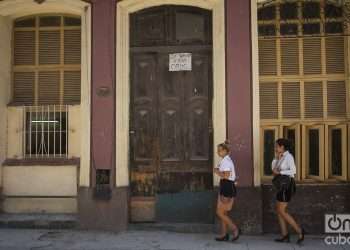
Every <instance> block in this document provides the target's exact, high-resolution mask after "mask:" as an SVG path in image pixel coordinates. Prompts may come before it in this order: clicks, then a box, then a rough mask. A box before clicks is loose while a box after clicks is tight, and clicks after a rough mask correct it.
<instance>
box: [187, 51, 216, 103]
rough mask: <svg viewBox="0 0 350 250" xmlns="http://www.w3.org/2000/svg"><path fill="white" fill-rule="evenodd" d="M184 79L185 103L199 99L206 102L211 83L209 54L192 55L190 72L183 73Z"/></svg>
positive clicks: (198, 53) (197, 53) (196, 53)
mask: <svg viewBox="0 0 350 250" xmlns="http://www.w3.org/2000/svg"><path fill="white" fill-rule="evenodd" d="M184 78H185V79H184V81H185V82H186V84H185V86H184V87H185V95H186V96H185V98H186V102H191V101H192V100H193V99H197V98H199V97H202V98H205V99H206V100H208V99H209V98H210V96H209V93H210V92H209V87H210V85H211V81H212V74H211V55H210V52H195V53H192V70H191V71H187V72H185V75H184Z"/></svg>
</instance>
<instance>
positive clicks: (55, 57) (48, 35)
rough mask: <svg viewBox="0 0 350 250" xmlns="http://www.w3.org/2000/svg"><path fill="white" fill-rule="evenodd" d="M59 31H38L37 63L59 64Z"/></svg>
mask: <svg viewBox="0 0 350 250" xmlns="http://www.w3.org/2000/svg"><path fill="white" fill-rule="evenodd" d="M60 48H61V42H60V32H59V31H40V32H39V64H41V65H44V64H60V51H61V50H60Z"/></svg>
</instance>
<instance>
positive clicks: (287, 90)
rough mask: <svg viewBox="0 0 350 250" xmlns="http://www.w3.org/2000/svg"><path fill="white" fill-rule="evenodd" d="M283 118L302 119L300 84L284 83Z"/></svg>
mask: <svg viewBox="0 0 350 250" xmlns="http://www.w3.org/2000/svg"><path fill="white" fill-rule="evenodd" d="M282 109H283V118H300V84H299V82H288V83H282Z"/></svg>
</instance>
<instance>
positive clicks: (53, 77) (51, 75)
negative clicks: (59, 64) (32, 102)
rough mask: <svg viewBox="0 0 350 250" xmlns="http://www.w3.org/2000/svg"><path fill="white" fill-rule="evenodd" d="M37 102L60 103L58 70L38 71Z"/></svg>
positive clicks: (43, 103)
mask: <svg viewBox="0 0 350 250" xmlns="http://www.w3.org/2000/svg"><path fill="white" fill-rule="evenodd" d="M38 102H39V104H42V105H45V104H59V103H60V72H59V71H47V72H46V71H43V72H39V96H38Z"/></svg>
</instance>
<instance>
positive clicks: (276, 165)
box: [272, 151, 297, 178]
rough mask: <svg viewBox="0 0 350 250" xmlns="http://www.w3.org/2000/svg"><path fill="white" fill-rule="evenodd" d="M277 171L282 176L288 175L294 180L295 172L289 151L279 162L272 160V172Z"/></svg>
mask: <svg viewBox="0 0 350 250" xmlns="http://www.w3.org/2000/svg"><path fill="white" fill-rule="evenodd" d="M274 169H276V170H278V171H279V172H280V174H282V175H288V176H290V177H293V178H294V175H295V174H296V172H297V168H296V166H295V162H294V157H293V155H292V154H291V153H289V151H286V152H284V153H283V156H282V158H281V159H280V160H278V159H274V160H273V161H272V170H274Z"/></svg>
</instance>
